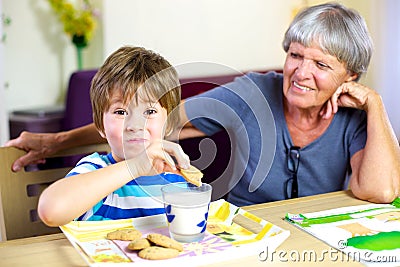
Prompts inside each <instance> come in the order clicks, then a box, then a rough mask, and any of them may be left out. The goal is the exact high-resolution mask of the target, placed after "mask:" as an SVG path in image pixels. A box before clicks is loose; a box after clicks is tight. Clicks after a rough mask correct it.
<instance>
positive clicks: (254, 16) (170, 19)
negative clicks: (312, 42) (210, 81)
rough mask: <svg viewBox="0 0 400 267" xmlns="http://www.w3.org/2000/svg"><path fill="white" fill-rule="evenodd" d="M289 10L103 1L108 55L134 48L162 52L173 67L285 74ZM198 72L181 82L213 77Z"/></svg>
mask: <svg viewBox="0 0 400 267" xmlns="http://www.w3.org/2000/svg"><path fill="white" fill-rule="evenodd" d="M297 2H298V1H297ZM292 3H296V1H292ZM292 5H293V4H292ZM291 9H292V7H291V4H288V2H287V1H265V0H248V1H242V0H230V1H225V0H201V1H199V0H169V1H165V0H147V1H143V0H104V18H103V19H104V49H105V54H106V55H108V54H110V53H111V52H113V51H114V50H116V49H117V48H118V47H120V46H121V45H123V44H133V45H139V46H144V47H146V48H149V49H152V50H155V51H157V52H159V53H160V54H162V55H163V56H165V57H166V58H167V59H168V60H169V61H170V62H171V63H172V64H173V65H179V64H183V63H188V62H196V61H207V62H214V63H218V64H223V65H227V66H229V67H230V68H234V69H238V70H241V71H245V70H257V69H266V68H281V67H282V64H283V60H284V52H283V50H282V48H281V39H282V35H283V32H284V31H285V29H286V28H287V26H288V23H289V21H290V15H291ZM277 11H279V15H278V14H277ZM127 33H128V34H127ZM196 71H197V73H193V72H191V73H181V77H187V76H198V75H201V76H203V75H208V74H213V72H212V71H209V70H208V69H203V70H196ZM214 74H215V73H214Z"/></svg>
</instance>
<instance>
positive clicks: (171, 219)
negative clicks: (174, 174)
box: [161, 182, 212, 243]
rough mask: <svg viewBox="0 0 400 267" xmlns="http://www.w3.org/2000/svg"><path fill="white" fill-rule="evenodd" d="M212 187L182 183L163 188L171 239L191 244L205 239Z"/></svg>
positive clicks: (204, 184)
mask: <svg viewBox="0 0 400 267" xmlns="http://www.w3.org/2000/svg"><path fill="white" fill-rule="evenodd" d="M211 191H212V187H211V185H209V184H206V183H203V184H202V185H201V186H195V185H193V184H191V183H186V182H181V183H172V184H168V185H165V186H163V187H162V188H161V192H162V196H163V201H164V207H165V214H166V216H167V221H168V229H169V233H170V236H171V238H173V239H175V240H176V241H179V242H184V243H190V242H197V241H200V240H202V239H203V237H204V235H205V231H206V226H207V218H208V207H209V205H210V201H211Z"/></svg>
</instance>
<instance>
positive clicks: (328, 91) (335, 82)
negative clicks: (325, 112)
mask: <svg viewBox="0 0 400 267" xmlns="http://www.w3.org/2000/svg"><path fill="white" fill-rule="evenodd" d="M283 77H284V78H283V94H284V96H285V99H286V101H287V102H288V104H289V106H295V107H297V108H299V109H308V110H312V109H315V110H316V111H319V110H320V109H321V107H322V106H323V105H324V103H325V102H326V101H327V100H328V99H329V98H330V97H331V96H332V95H333V93H334V92H335V91H336V89H337V88H338V87H339V86H340V85H341V84H342V83H344V82H347V81H351V80H353V79H355V78H356V76H355V75H351V74H350V72H348V71H347V70H346V68H345V64H344V63H341V62H339V61H338V60H337V58H336V57H334V56H331V55H328V54H325V53H324V52H323V51H322V50H321V49H320V48H319V47H318V46H316V45H314V46H311V47H305V46H303V45H301V44H300V43H291V44H290V47H289V50H288V52H287V55H286V61H285V65H284V68H283Z"/></svg>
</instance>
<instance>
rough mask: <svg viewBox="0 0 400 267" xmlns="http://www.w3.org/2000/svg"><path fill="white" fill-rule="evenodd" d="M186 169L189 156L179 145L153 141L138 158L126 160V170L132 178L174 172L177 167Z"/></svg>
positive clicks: (188, 163) (188, 164) (164, 141)
mask: <svg viewBox="0 0 400 267" xmlns="http://www.w3.org/2000/svg"><path fill="white" fill-rule="evenodd" d="M173 158H175V160H176V163H177V165H178V166H179V168H182V169H188V168H189V166H190V160H189V156H188V155H186V154H185V153H184V152H183V150H182V148H181V146H180V145H179V144H176V143H173V142H170V141H166V140H157V141H153V142H152V143H151V144H150V145H149V146H148V147H147V148H146V149H145V150H144V151H143V152H142V153H141V154H140V155H139V156H137V157H134V158H132V159H128V160H127V164H128V168H129V170H130V172H131V174H132V176H133V177H138V176H145V175H154V174H157V173H162V172H176V170H177V167H176V165H175V164H176V163H175V161H174V159H173Z"/></svg>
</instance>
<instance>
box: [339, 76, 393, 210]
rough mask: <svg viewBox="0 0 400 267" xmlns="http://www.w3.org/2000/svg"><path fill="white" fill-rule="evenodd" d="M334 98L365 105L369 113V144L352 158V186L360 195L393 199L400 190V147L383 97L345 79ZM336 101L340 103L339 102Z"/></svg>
mask: <svg viewBox="0 0 400 267" xmlns="http://www.w3.org/2000/svg"><path fill="white" fill-rule="evenodd" d="M333 99H334V100H335V99H336V101H334V102H333V106H334V111H337V107H338V106H343V107H353V108H358V109H363V110H365V111H366V113H367V141H366V144H365V148H364V149H363V150H361V151H359V152H357V153H355V154H354V155H353V157H352V158H351V167H352V177H351V179H350V188H351V190H352V191H353V193H354V195H355V196H357V197H358V198H361V199H365V200H368V201H371V202H377V203H389V202H391V201H393V200H394V199H395V198H396V197H398V196H399V193H400V147H399V143H398V140H397V138H396V136H395V134H394V131H393V128H392V126H391V124H390V121H389V118H388V116H387V114H386V110H385V107H384V104H383V101H382V98H381V96H380V95H379V94H377V93H376V92H375V91H374V90H372V89H369V88H367V87H365V86H363V85H361V84H358V83H355V82H350V83H344V84H343V85H342V86H341V87H340V88H339V89H338V91H336V93H335V95H334V97H333ZM335 103H336V104H335Z"/></svg>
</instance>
